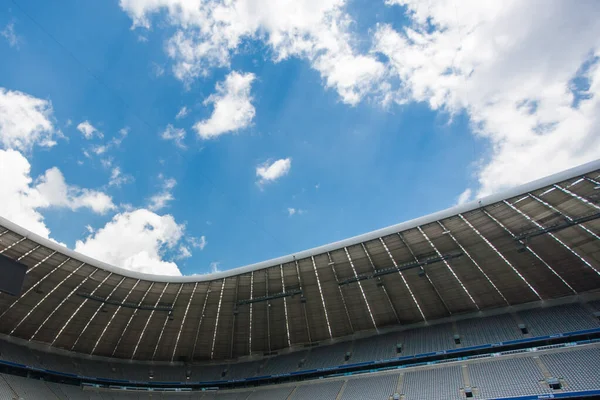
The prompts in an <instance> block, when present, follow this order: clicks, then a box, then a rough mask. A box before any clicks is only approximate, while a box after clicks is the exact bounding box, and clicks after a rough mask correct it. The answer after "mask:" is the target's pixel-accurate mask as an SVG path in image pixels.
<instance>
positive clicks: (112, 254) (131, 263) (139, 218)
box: [75, 209, 185, 275]
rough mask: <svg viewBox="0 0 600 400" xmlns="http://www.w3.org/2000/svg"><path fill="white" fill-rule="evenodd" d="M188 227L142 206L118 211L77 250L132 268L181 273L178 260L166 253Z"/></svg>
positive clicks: (76, 246)
mask: <svg viewBox="0 0 600 400" xmlns="http://www.w3.org/2000/svg"><path fill="white" fill-rule="evenodd" d="M184 230H185V227H184V226H183V225H179V224H177V223H176V222H175V219H174V218H173V217H172V216H171V215H163V216H160V215H157V214H155V213H153V212H152V211H149V210H146V209H138V210H135V211H130V212H123V213H120V214H117V215H115V216H114V217H113V219H112V220H111V221H109V222H108V223H107V224H106V225H105V226H104V227H103V228H100V229H98V230H97V231H96V232H95V233H92V234H90V235H89V236H88V237H87V238H86V239H85V240H84V241H80V240H78V241H77V242H76V244H75V251H78V252H81V253H83V254H86V255H88V256H90V257H94V258H97V259H99V260H102V261H104V262H107V263H109V264H112V265H115V266H117V267H121V268H126V269H129V270H132V271H138V272H144V273H149V274H162V275H181V272H180V271H179V268H178V267H177V264H176V263H174V262H172V261H164V260H163V257H164V254H165V252H166V251H169V250H173V249H175V248H176V247H177V244H178V242H179V241H180V239H181V238H182V236H183V233H184Z"/></svg>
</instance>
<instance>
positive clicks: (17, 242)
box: [0, 236, 56, 254]
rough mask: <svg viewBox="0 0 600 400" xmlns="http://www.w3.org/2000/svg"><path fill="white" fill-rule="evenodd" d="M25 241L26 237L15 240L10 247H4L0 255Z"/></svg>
mask: <svg viewBox="0 0 600 400" xmlns="http://www.w3.org/2000/svg"><path fill="white" fill-rule="evenodd" d="M25 239H27V236H23V237H22V238H21V239H19V240H17V241H16V242H14V243H12V244H11V245H8V246H6V247H5V248H3V249H2V250H0V254H2V253H4V252H5V251H6V250H9V249H12V248H13V247H14V246H16V245H18V244H19V243H21V242H22V241H23V240H25ZM54 253H56V252H54Z"/></svg>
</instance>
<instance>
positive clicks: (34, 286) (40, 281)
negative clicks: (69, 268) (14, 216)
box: [0, 251, 70, 318]
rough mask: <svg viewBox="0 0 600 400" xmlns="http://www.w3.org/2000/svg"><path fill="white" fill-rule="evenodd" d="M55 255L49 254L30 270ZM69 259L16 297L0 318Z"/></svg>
mask: <svg viewBox="0 0 600 400" xmlns="http://www.w3.org/2000/svg"><path fill="white" fill-rule="evenodd" d="M55 254H56V251H55V252H54V253H52V254H50V255H49V256H47V257H46V258H44V259H43V260H42V261H40V262H39V263H37V264H35V265H34V266H33V267H31V268H30V270H33V269H34V268H36V267H37V266H38V265H40V264H42V263H43V262H45V261H46V260H48V259H49V258H50V257H52V256H53V255H55ZM69 260H70V258H67V259H66V260H65V261H63V262H62V263H61V264H59V265H57V266H56V267H54V269H52V270H50V272H48V273H47V274H46V275H44V276H43V277H42V279H40V280H39V281H37V282H36V283H34V284H33V285H31V287H30V288H29V289H27V290H26V291H25V293H23V294H22V295H21V296H20V297H18V298H17V299H16V300H14V301H13V302H12V303H11V304H10V306H8V308H7V309H6V310H4V312H3V313H2V314H0V318H2V317H4V316H5V315H6V313H7V312H9V311H10V310H11V309H12V308H13V307H14V306H16V305H17V303H18V302H19V300H21V299H22V298H24V297H25V296H27V295H28V294H29V292H31V291H32V290H34V289H35V288H37V287H38V286H39V285H40V284H41V283H42V282H44V281H45V280H46V278H47V277H49V276H50V275H52V274H53V273H54V271H56V270H57V269H59V268H60V267H61V266H62V265H63V264H64V263H66V262H67V261H69ZM27 273H29V271H27Z"/></svg>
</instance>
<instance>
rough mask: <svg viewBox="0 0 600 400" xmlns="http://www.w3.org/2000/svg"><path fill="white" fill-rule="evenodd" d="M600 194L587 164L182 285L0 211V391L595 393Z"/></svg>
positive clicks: (599, 386)
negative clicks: (43, 233) (0, 215)
mask: <svg viewBox="0 0 600 400" xmlns="http://www.w3.org/2000/svg"><path fill="white" fill-rule="evenodd" d="M599 189H600V162H592V163H589V164H585V165H582V166H580V167H577V168H574V169H570V170H567V171H564V172H562V173H559V174H556V175H553V176H550V177H547V178H544V179H541V180H537V181H534V182H531V183H529V184H526V185H523V186H520V187H517V188H514V189H511V190H509V191H507V192H504V193H499V194H496V195H492V196H489V197H485V198H482V199H480V200H476V201H474V202H470V203H467V204H463V205H458V206H455V207H453V208H450V209H447V210H444V211H440V212H437V213H434V214H431V215H428V216H424V217H422V218H418V219H415V220H412V221H408V222H405V223H401V224H398V225H394V226H390V227H388V228H384V229H381V230H378V231H374V232H370V233H367V234H364V235H361V236H358V237H353V238H350V239H347V240H343V241H341V242H336V243H332V244H329V245H325V246H322V247H318V248H315V249H311V250H307V251H303V252H299V253H296V254H291V255H289V256H285V257H281V258H278V259H274V260H269V261H265V262H261V263H258V264H254V265H249V266H245V267H241V268H237V269H233V270H229V271H225V272H217V273H213V274H207V275H198V276H183V277H172V276H154V275H145V274H140V273H135V272H132V271H128V270H124V269H120V268H118V266H112V265H107V264H104V263H102V262H99V261H96V260H94V259H91V258H89V257H86V256H83V255H81V254H77V253H75V252H73V251H70V250H68V249H67V248H65V247H62V246H60V245H58V244H56V243H54V242H52V241H49V240H46V239H43V238H41V237H39V236H37V235H35V234H33V233H31V232H28V231H27V230H25V229H23V228H21V227H19V226H17V225H15V224H13V223H11V222H10V221H8V220H5V219H0V225H1V230H0V254H1V257H2V259H1V262H2V264H3V268H2V270H1V271H2V290H3V293H2V294H1V295H0V299H1V303H0V304H1V305H0V331H1V334H2V335H1V337H0V359H1V361H0V371H1V376H0V398H2V399H42V398H43V399H56V398H58V399H134V398H135V399H142V398H144V399H145V398H173V399H188V398H190V399H191V398H201V399H240V400H241V399H270V400H287V399H311V400H315V399H323V400H337V399H344V400H354V399H356V400H358V399H382V400H384V399H390V398H392V399H406V400H412V399H462V398H477V399H503V398H515V399H537V398H582V397H586V398H599V397H598V396H599V395H600V375H599V373H598V371H600V340H599V339H600V292H599V291H598V289H599V288H600V240H599V239H600V237H599V236H598V235H599V234H600V219H599V217H600V206H599V205H598V200H599V199H600V196H599V194H600V190H599ZM232 246H234V245H233V244H232ZM21 280H23V281H22V282H21Z"/></svg>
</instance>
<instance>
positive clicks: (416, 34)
mask: <svg viewBox="0 0 600 400" xmlns="http://www.w3.org/2000/svg"><path fill="white" fill-rule="evenodd" d="M389 3H390V4H391V3H398V4H401V5H403V6H406V7H407V16H408V17H409V19H410V21H412V25H411V26H410V27H407V28H406V29H404V30H403V31H401V32H398V31H395V30H394V29H393V28H392V27H391V26H389V25H381V26H379V27H378V29H377V32H376V34H375V49H376V50H377V51H379V52H381V53H383V54H384V55H385V56H387V57H388V58H389V65H390V68H391V71H392V72H393V73H394V74H395V76H396V77H397V78H399V80H400V89H399V90H398V91H397V92H396V93H394V95H393V99H394V100H396V101H397V102H399V103H403V102H406V101H419V102H426V103H428V104H429V106H430V107H431V108H432V109H436V110H438V109H441V110H445V111H447V112H449V113H451V114H455V113H458V112H460V111H462V110H465V111H466V112H467V113H468V115H469V117H470V119H471V123H472V129H473V131H474V133H475V135H477V136H479V137H483V138H485V139H487V140H488V141H489V143H490V144H491V152H490V154H489V156H488V157H486V158H483V159H482V160H480V162H479V164H478V165H480V167H479V168H478V170H477V177H478V188H477V189H476V193H475V191H474V192H473V194H475V197H480V196H483V195H486V194H489V193H491V192H494V191H497V190H501V189H503V188H506V187H509V186H513V185H516V184H519V183H522V182H525V181H530V180H533V179H536V178H538V177H541V176H544V175H547V174H551V173H554V172H558V171H560V170H564V169H566V168H569V167H571V166H574V165H577V164H581V163H584V162H587V161H590V160H593V159H596V158H597V157H598V149H599V148H600V135H598V128H599V123H598V122H599V121H598V118H599V117H598V116H599V115H600V101H599V100H600V96H599V95H600V68H599V66H598V62H597V57H598V56H600V52H599V49H600V24H599V23H598V21H600V9H599V8H598V7H597V6H596V4H595V3H573V4H571V3H567V2H561V1H528V2H517V1H506V2H486V1H475V0H473V1H468V2H461V3H460V4H456V2H454V1H450V0H438V1H432V2H429V3H428V4H427V5H426V4H424V3H422V2H419V1H416V0H415V1H413V0H410V1H408V0H406V1H405V0H396V1H389ZM595 57H596V58H595ZM575 77H578V78H579V79H580V80H583V81H585V82H586V83H587V85H585V84H584V85H577V84H574V83H573V78H575ZM586 86H588V87H586Z"/></svg>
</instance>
